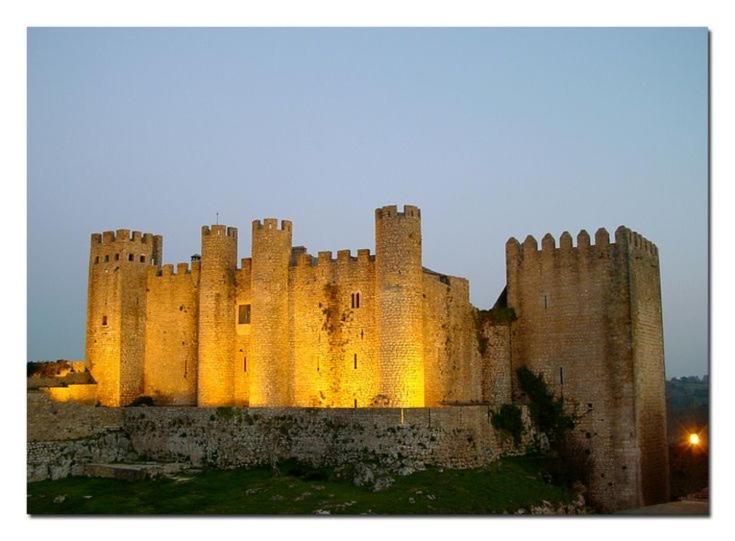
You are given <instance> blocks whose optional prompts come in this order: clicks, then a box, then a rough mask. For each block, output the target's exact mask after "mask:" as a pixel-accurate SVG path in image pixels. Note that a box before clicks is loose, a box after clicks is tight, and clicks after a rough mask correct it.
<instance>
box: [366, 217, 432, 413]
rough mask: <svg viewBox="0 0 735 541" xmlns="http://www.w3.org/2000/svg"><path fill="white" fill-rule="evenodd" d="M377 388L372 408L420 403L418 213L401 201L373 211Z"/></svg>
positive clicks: (422, 402) (422, 390) (421, 289)
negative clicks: (378, 390)
mask: <svg viewBox="0 0 735 541" xmlns="http://www.w3.org/2000/svg"><path fill="white" fill-rule="evenodd" d="M375 280H376V288H375V292H376V297H377V323H378V325H377V328H378V366H379V369H380V392H379V395H378V396H377V397H376V398H375V399H374V405H376V406H394V407H423V406H424V362H423V270H422V266H421V211H420V210H419V209H418V208H417V207H414V206H411V205H405V206H404V208H403V212H399V211H398V208H397V207H396V206H395V205H393V206H387V207H382V208H379V209H376V211H375Z"/></svg>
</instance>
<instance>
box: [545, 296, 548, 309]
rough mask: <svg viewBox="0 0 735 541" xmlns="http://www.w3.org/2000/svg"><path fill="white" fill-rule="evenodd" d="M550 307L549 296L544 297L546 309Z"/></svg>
mask: <svg viewBox="0 0 735 541" xmlns="http://www.w3.org/2000/svg"><path fill="white" fill-rule="evenodd" d="M548 307H549V296H548V295H544V308H548Z"/></svg>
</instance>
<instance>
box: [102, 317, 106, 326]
mask: <svg viewBox="0 0 735 541" xmlns="http://www.w3.org/2000/svg"><path fill="white" fill-rule="evenodd" d="M102 326H103V327H107V316H102Z"/></svg>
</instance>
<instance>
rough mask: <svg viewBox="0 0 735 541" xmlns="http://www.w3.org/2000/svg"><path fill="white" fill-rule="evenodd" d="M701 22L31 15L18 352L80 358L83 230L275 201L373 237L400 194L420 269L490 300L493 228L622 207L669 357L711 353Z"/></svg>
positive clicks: (687, 363) (495, 245)
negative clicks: (653, 257)
mask: <svg viewBox="0 0 735 541" xmlns="http://www.w3.org/2000/svg"><path fill="white" fill-rule="evenodd" d="M707 78H708V33H707V30H706V29H703V28H695V29H624V30H618V29H74V28H68V29H31V30H29V32H28V194H29V199H28V360H44V359H58V358H67V359H81V358H83V356H84V337H85V317H86V313H85V311H86V294H87V291H86V287H87V264H88V257H89V237H90V234H91V233H93V232H102V231H104V230H113V229H118V228H128V229H132V230H140V231H144V232H151V233H155V234H161V235H163V237H164V261H165V262H166V263H177V262H179V261H189V257H190V256H191V255H192V254H194V253H198V252H200V251H201V249H200V228H201V226H202V225H204V224H211V223H214V222H215V220H216V213H219V221H220V223H226V224H228V225H232V226H235V227H238V228H239V230H240V235H239V255H238V256H239V257H247V256H249V255H250V223H251V221H252V220H254V219H258V218H264V217H276V218H282V219H290V220H292V221H293V224H294V225H293V232H294V238H293V242H294V245H305V246H306V247H307V248H308V249H309V251H310V252H311V253H312V254H316V252H317V251H320V250H332V251H334V252H336V251H337V250H338V249H346V248H350V249H352V250H353V252H354V251H356V250H357V249H358V248H370V249H371V250H374V224H373V221H374V212H373V211H374V209H375V208H376V207H379V206H383V205H387V204H398V205H403V204H404V203H409V204H415V205H418V206H419V207H420V208H421V210H422V220H423V258H424V265H425V266H427V267H429V268H432V269H435V270H438V271H440V272H443V273H447V274H453V275H459V276H464V277H466V278H468V279H469V280H470V292H471V300H472V302H473V304H474V305H475V306H477V307H479V308H488V307H490V306H491V305H492V304H493V303H494V302H495V300H496V298H497V296H498V294H499V293H500V292H501V291H502V289H503V287H504V285H505V241H506V240H507V239H508V238H509V237H511V236H515V237H516V238H518V239H519V240H523V238H524V237H525V236H526V235H528V234H532V235H534V236H535V237H536V238H537V239H538V240H539V241H540V239H541V237H542V236H543V235H544V234H545V233H547V232H551V233H552V234H553V235H554V236H555V237H556V238H557V239H558V237H559V235H560V234H561V233H562V232H563V231H565V230H568V231H570V232H571V233H572V235H573V236H574V237H576V234H577V232H578V231H579V230H580V229H583V228H584V229H586V230H587V231H588V232H589V233H590V234H591V235H594V231H595V230H596V229H597V228H598V227H606V228H607V229H608V231H610V233H611V234H612V233H613V231H614V229H615V228H616V227H617V226H618V225H621V224H624V225H626V226H628V227H630V228H631V229H634V230H636V231H639V232H640V233H641V234H643V235H644V236H645V237H647V238H648V239H650V240H652V241H653V242H655V243H656V244H657V245H658V247H659V254H660V261H661V276H662V293H663V310H664V338H665V357H666V374H667V377H672V376H684V375H701V374H704V373H707V371H708V369H707V344H708V337H707V328H708V306H707V280H708V268H707V264H708V263H707V253H708V252H707V251H708V238H707V220H708V216H707V212H708V209H707V172H708V169H707V168H708V159H707V145H708V140H707V137H708V88H707Z"/></svg>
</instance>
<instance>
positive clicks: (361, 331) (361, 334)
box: [360, 329, 365, 340]
mask: <svg viewBox="0 0 735 541" xmlns="http://www.w3.org/2000/svg"><path fill="white" fill-rule="evenodd" d="M363 338H365V329H360V340H362V339H363Z"/></svg>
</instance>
